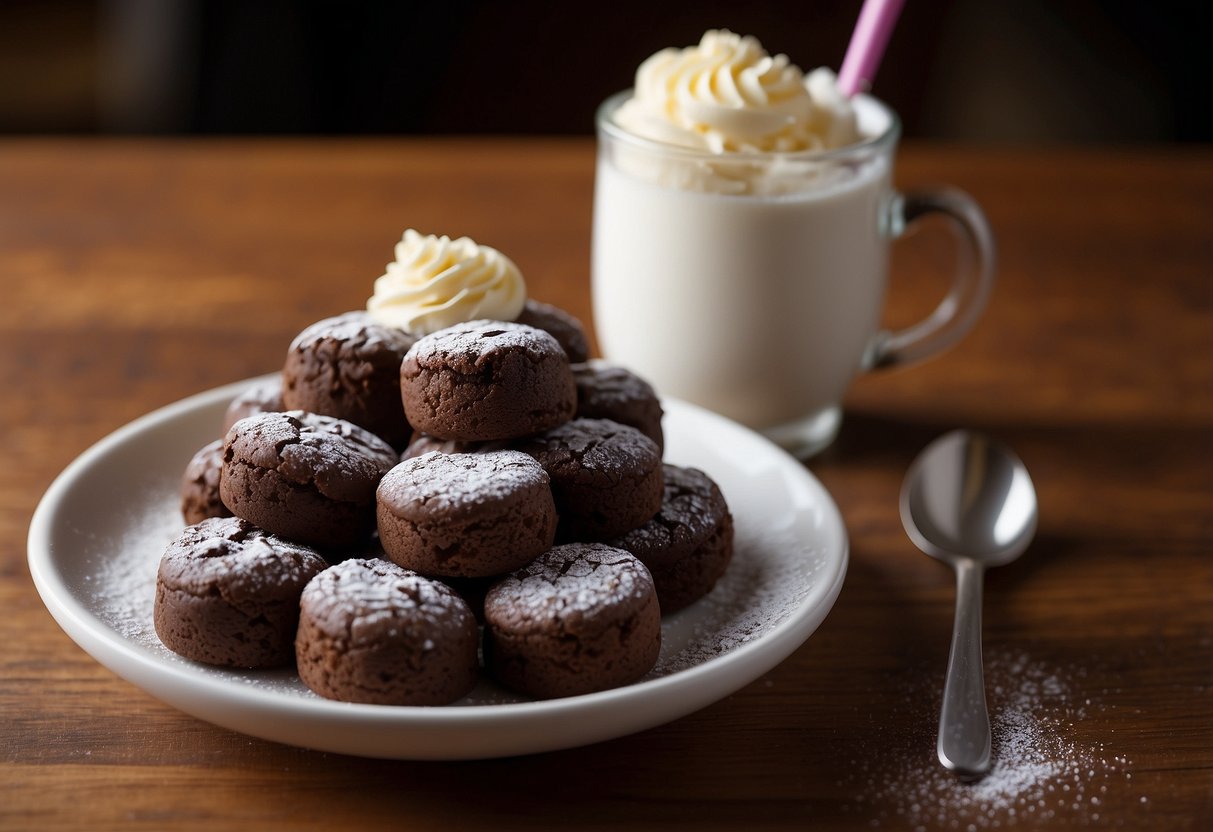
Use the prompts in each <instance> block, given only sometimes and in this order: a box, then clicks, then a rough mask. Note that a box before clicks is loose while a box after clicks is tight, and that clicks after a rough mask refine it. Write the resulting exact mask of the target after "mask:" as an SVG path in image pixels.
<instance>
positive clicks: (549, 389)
mask: <svg viewBox="0 0 1213 832" xmlns="http://www.w3.org/2000/svg"><path fill="white" fill-rule="evenodd" d="M400 391H401V396H402V398H403V401H404V411H405V414H406V415H407V417H408V420H409V422H410V424H412V425H413V427H415V428H416V429H417V430H419V431H421V432H423V433H428V434H430V435H431V436H434V437H437V438H439V439H465V440H473V441H486V440H496V439H513V438H515V437H519V436H529V435H530V434H534V433H539V432H540V431H544V430H547V429H548V428H551V427H555V426H556V425H559V424H561V423H562V422H566V421H568V420H569V419H570V418H572V416H573V412H574V410H575V409H576V407H577V389H576V386H575V385H574V383H573V373H572V371H571V370H570V369H569V360H568V356H567V355H565V352H564V350H563V349H561V347H560V344H558V343H557V342H556V339H555V338H553V337H552V336H551V335H548V334H547V333H546V332H544V331H543V330H540V329H535V328H534V327H530V326H524V325H522V324H514V323H504V322H501V321H471V322H469V323H466V324H460V325H458V326H453V327H450V328H448V329H443V330H439V331H438V332H435V333H433V334H431V335H427V336H425V337H424V338H422V339H421V340H419V341H418V342H417V343H416V344H414V345H413V348H412V349H410V350H409V352H408V354H407V355H406V356H405V357H404V363H403V364H402V365H401V367H400Z"/></svg>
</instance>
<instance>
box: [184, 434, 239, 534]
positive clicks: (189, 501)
mask: <svg viewBox="0 0 1213 832" xmlns="http://www.w3.org/2000/svg"><path fill="white" fill-rule="evenodd" d="M222 471H223V440H222V439H216V440H215V441H214V442H211V443H210V444H208V445H204V446H203V447H202V448H201V449H200V450H199V451H198V453H196V454H194V455H193V457H191V458H190V461H189V464H187V465H186V466H185V472H184V473H183V474H182V475H181V516H182V517H184V518H185V522H186V525H193V524H194V523H201V522H202V521H203V520H205V519H206V518H208V517H231V516H232V513H231V512H230V511H229V510H228V508H227V506H225V505H224V504H223V500H221V499H220V498H219V475H220V473H221V472H222Z"/></svg>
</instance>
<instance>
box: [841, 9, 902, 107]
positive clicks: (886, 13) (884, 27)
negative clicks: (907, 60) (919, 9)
mask: <svg viewBox="0 0 1213 832" xmlns="http://www.w3.org/2000/svg"><path fill="white" fill-rule="evenodd" d="M904 2H905V0H864V2H863V8H862V9H861V10H860V12H859V20H858V21H857V22H856V24H855V33H854V34H852V35H851V44H850V46H848V47H847V56H846V58H845V59H844V60H843V62H842V69H841V70H840V71H839V73H838V89H839V90H840V91H841V92H842V94H843V95H845V96H846V97H847V98H850V97H851V96H853V95H855V94H856V93H858V92H864V91H866V90H868V89H870V88H871V86H872V79H873V78H875V77H876V68H877V67H879V66H880V59H881V58H882V57H884V48H885V46H886V45H887V44H888V42H889V35H891V34H892V33H893V27H894V26H895V25H896V24H897V16H898V15H899V14H901V6H902V4H903V3H904Z"/></svg>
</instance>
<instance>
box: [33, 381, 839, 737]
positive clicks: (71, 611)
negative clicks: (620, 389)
mask: <svg viewBox="0 0 1213 832" xmlns="http://www.w3.org/2000/svg"><path fill="white" fill-rule="evenodd" d="M275 375H276V374H273V373H271V374H268V375H265V376H259V377H255V378H251V379H245V380H243V381H238V382H233V383H230V384H226V385H222V386H219V387H215V388H212V389H210V390H206V391H203V392H200V393H195V394H193V395H190V396H187V397H185V398H183V399H179V400H177V401H175V402H172V403H170V404H167V405H164V406H162V407H159V408H156V409H155V410H152V411H151V412H149V413H146V414H144V415H142V416H140V417H138V418H136V419H134V420H132V421H131V422H128V423H127V424H125V425H123V426H121V427H119V428H117V429H116V430H114V431H112V432H111V433H109V434H108V435H106V436H104V437H103V438H101V439H100V440H98V441H97V442H95V443H94V444H93V445H91V446H90V447H89V448H88V449H86V450H85V451H84V452H82V453H81V454H80V455H79V456H77V457H76V458H75V459H74V460H72V461H71V462H70V463H69V464H68V465H67V466H66V467H65V468H64V469H63V471H62V472H60V474H59V475H58V476H57V477H56V478H55V479H54V480H53V481H52V483H51V485H50V486H49V487H48V488H47V490H46V492H45V493H44V494H43V496H42V498H41V499H40V500H39V502H38V506H37V508H36V509H35V511H34V514H33V516H32V518H31V521H30V527H29V534H28V537H27V563H28V567H29V570H30V574H31V577H32V578H33V581H34V585H35V587H36V589H37V591H38V594H39V596H40V597H41V599H42V602H43V604H44V605H45V606H46V608H47V610H48V611H49V612H50V613H51V615H52V617H53V618H54V619H55V621H56V622H57V623H58V624H59V626H60V628H62V629H63V631H64V632H65V633H66V634H67V635H68V637H69V638H71V639H72V641H74V642H75V643H76V644H77V645H78V646H79V647H81V648H82V649H83V650H84V651H85V652H86V653H88V654H89V655H90V656H91V657H92V658H93V659H94V660H95V661H97V662H98V663H100V664H101V665H102V666H104V667H106V668H107V669H109V670H110V671H111V672H113V673H115V674H116V675H118V676H119V677H121V678H122V679H124V680H125V681H126V682H127V683H129V684H132V685H134V686H135V687H137V688H139V689H141V690H143V691H145V692H148V693H149V694H151V695H153V696H154V697H155V698H157V699H159V700H160V701H162V702H164V703H165V704H167V705H169V706H170V707H173V708H175V709H176V710H180V711H183V712H185V713H188V714H190V715H191V716H194V717H196V718H201V719H204V720H205V721H208V722H211V723H213V724H218V725H221V726H222V727H224V728H228V729H229V730H237V731H240V732H242V733H246V734H252V735H254V736H260V737H262V738H264V739H269V740H272V741H276V742H283V743H288V744H292V745H299V746H302V747H310V748H317V749H321V750H327V751H336V752H338V753H354V754H360V755H362V756H381V757H394V758H399V759H474V758H477V757H483V756H506V755H510V754H518V753H535V752H538V751H547V750H555V749H557V748H568V747H576V746H580V745H585V744H590V743H593V742H598V741H602V740H604V739H608V738H611V737H615V736H624V735H626V734H629V733H634V732H635V731H639V730H644V729H646V728H648V727H655V726H656V725H659V724H663V723H664V722H668V721H670V719H677V718H680V717H681V716H684V715H689V714H691V713H694V712H695V711H697V710H700V709H701V708H703V707H706V706H707V705H709V704H711V703H712V702H715V701H718V700H719V699H720V698H722V697H723V696H727V695H729V694H730V693H733V692H735V691H736V690H739V689H741V688H742V687H745V686H746V685H748V684H751V683H752V682H753V681H755V680H756V679H757V678H758V677H759V676H761V675H762V674H763V673H765V672H768V671H769V670H770V669H772V668H774V667H775V666H776V665H778V664H780V663H781V662H782V661H784V660H785V659H786V658H787V657H788V656H789V655H791V653H793V652H794V651H795V650H796V649H797V648H798V647H800V646H801V645H802V644H803V643H804V642H805V641H807V640H808V638H809V636H811V635H812V633H813V632H814V631H815V630H816V629H817V628H818V627H819V626H820V625H821V623H822V622H823V621H824V620H825V618H826V617H827V616H828V614H829V612H830V610H831V609H832V608H833V606H834V603H835V601H836V600H837V597H838V595H839V593H840V591H841V588H842V584H843V581H844V579H845V577H846V573H847V567H848V564H849V559H850V541H849V536H848V535H847V531H846V526H845V524H844V523H843V520H842V516H841V513H840V511H839V510H838V506H837V504H836V503H835V502H834V500H833V497H832V496H831V495H830V494H829V492H828V491H827V490H826V488H825V487H824V485H822V484H821V482H820V481H819V480H818V479H817V478H816V477H815V476H814V475H813V474H812V473H811V472H810V471H809V470H808V469H807V468H805V467H804V466H803V465H802V464H801V463H799V462H797V461H796V460H795V459H794V458H792V457H791V456H789V455H788V454H787V453H786V452H785V451H783V450H782V449H780V448H779V447H778V446H776V445H774V444H773V443H771V442H770V441H769V440H767V439H766V438H764V437H762V436H761V435H760V434H758V433H755V432H754V431H751V430H749V429H748V428H745V427H743V426H741V425H739V424H737V423H736V422H733V421H732V420H729V419H727V418H726V417H724V416H721V415H719V414H717V413H714V412H712V411H709V410H706V409H704V408H702V407H699V406H697V405H694V404H691V403H688V402H684V401H681V400H678V399H674V398H668V397H666V398H663V399H662V405H663V407H665V408H666V410H667V412H670V411H671V410H673V411H678V410H684V411H686V412H688V413H691V414H693V416H694V418H699V419H704V420H707V421H710V422H714V423H715V424H716V427H718V428H722V429H725V430H730V431H738V430H739V431H742V432H744V433H745V434H748V435H749V437H751V438H752V439H754V440H757V441H759V442H761V443H763V444H764V445H765V446H767V449H768V450H769V451H770V452H772V453H776V454H778V455H780V456H781V457H783V458H785V459H784V460H783V461H785V462H790V463H791V465H790V466H781V467H787V468H788V470H793V471H795V472H796V474H795V476H796V477H797V478H799V479H801V480H802V484H803V485H806V486H807V487H808V488H809V490H810V492H812V493H813V496H814V498H815V499H814V505H815V507H817V508H819V509H820V510H821V511H822V514H823V518H824V520H823V525H827V526H832V527H834V531H835V532H836V535H837V537H838V540H839V548H838V552H837V553H836V554H834V553H827V557H826V562H827V565H828V567H829V568H828V569H826V570H823V571H822V572H821V573H819V580H820V583H816V582H815V584H814V588H813V590H812V591H811V592H810V593H809V595H808V596H807V597H806V599H805V600H804V601H802V602H800V603H799V604H798V605H797V606H796V607H795V608H794V609H793V610H792V612H791V613H790V614H789V615H788V617H787V618H786V619H785V620H783V621H781V622H779V623H778V624H776V625H775V626H774V627H772V628H771V629H770V630H769V631H767V632H766V633H764V634H763V635H761V636H760V637H758V638H756V639H754V640H753V641H750V642H747V643H744V644H741V645H739V646H737V647H735V648H733V649H731V650H729V651H728V652H726V653H723V654H721V655H718V656H714V657H712V658H710V659H708V660H706V661H704V662H701V663H699V664H697V665H694V666H692V667H688V668H684V669H681V670H678V671H675V672H673V673H670V674H668V675H664V676H660V677H658V678H655V679H646V680H642V681H638V682H635V683H633V684H631V685H626V686H623V687H619V688H612V689H610V690H606V691H597V692H594V693H588V694H582V695H579V696H571V697H564V698H559V699H550V700H537V701H532V702H511V703H493V704H479V705H467V706H458V707H445V708H434V707H421V706H407V705H370V704H363V703H349V702H334V701H332V700H327V699H321V698H317V699H310V698H304V697H284V696H283V695H282V694H281V693H280V692H277V691H274V690H270V689H266V688H261V687H256V686H253V685H249V686H247V687H239V688H233V687H232V680H230V679H225V678H222V677H219V676H216V675H213V673H212V672H209V670H210V669H209V668H195V667H193V666H192V665H189V664H177V663H168V662H164V661H163V660H161V659H158V658H157V657H156V656H155V655H153V654H151V653H149V652H148V651H146V650H144V649H142V648H141V647H139V646H138V645H136V644H133V643H132V642H131V641H130V640H129V639H128V638H127V637H126V636H124V635H123V634H122V633H120V632H118V631H117V630H115V629H114V628H113V627H112V626H111V625H110V624H109V623H108V622H106V621H105V620H104V619H102V618H101V617H100V616H98V615H97V614H96V613H95V612H94V611H92V610H91V609H89V608H88V607H87V606H86V605H85V604H84V603H83V602H82V601H81V600H80V598H78V597H77V594H76V593H75V592H74V591H73V590H72V588H71V587H70V586H69V585H68V584H67V582H66V581H65V580H64V577H63V575H61V574H60V572H59V570H58V569H57V568H56V562H55V557H54V552H53V551H52V550H53V546H52V534H53V532H54V528H55V526H54V522H53V521H54V520H55V518H56V516H57V514H58V511H59V509H60V508H61V505H62V503H63V500H64V499H65V497H66V496H67V494H68V493H69V492H70V490H71V487H72V486H73V484H74V483H75V482H76V480H78V479H79V478H80V477H81V476H82V475H83V474H84V473H85V472H87V471H89V470H91V469H92V467H94V466H95V465H97V464H99V463H101V462H103V461H104V459H105V458H106V457H107V456H108V455H110V454H112V453H114V452H116V451H118V450H120V449H121V448H122V447H123V446H125V445H126V444H127V443H128V442H130V441H131V440H133V439H135V438H137V437H138V436H139V435H141V434H143V433H145V432H146V431H148V430H150V429H152V428H154V427H156V426H159V425H162V424H163V423H165V422H168V421H171V420H173V419H174V418H177V417H181V416H185V415H187V414H188V413H190V412H192V411H194V410H195V409H198V408H202V407H212V406H216V405H217V404H218V402H220V401H222V400H225V399H227V400H230V399H231V398H233V397H234V396H235V395H237V394H238V393H240V392H241V391H243V390H245V389H247V387H248V386H249V385H252V384H255V383H258V382H259V381H263V380H267V379H272V378H273V377H274V376H275ZM831 555H832V556H831ZM810 601H811V603H810ZM802 630H803V633H802V632H801V631H802ZM98 652H102V653H104V655H103V656H102V655H98ZM763 659H765V660H763ZM735 666H740V667H747V666H749V670H747V672H746V673H744V674H742V677H741V679H740V681H736V683H735V684H733V683H729V684H726V685H723V686H722V685H720V684H719V683H717V684H715V685H702V686H700V685H698V683H699V682H700V681H701V680H702V679H703V677H705V676H706V677H708V678H709V679H715V678H716V677H721V676H725V677H727V676H728V671H729V669H730V668H733V667H735ZM132 667H133V668H135V669H136V670H137V671H142V672H145V673H149V674H151V675H152V676H154V677H158V683H157V684H152V685H149V684H148V683H147V682H146V680H140V681H136V680H135V679H133V678H131V675H132V671H131V668H132ZM754 667H760V669H759V670H757V672H755V671H754ZM181 684H188V685H189V686H190V687H191V688H193V689H194V691H196V693H197V695H196V696H191V697H189V698H190V699H191V700H205V699H206V695H207V694H211V695H214V696H218V697H221V698H231V697H235V698H236V699H238V700H239V701H240V703H241V705H242V706H243V707H246V708H253V709H255V710H257V711H259V712H261V713H268V712H273V713H274V714H276V715H278V716H283V715H285V716H289V717H291V718H293V719H299V718H305V719H308V720H319V721H329V720H337V721H338V722H347V721H350V720H357V721H358V722H361V723H366V724H367V725H369V726H382V725H392V726H394V727H397V728H405V727H412V728H416V729H423V730H432V729H435V728H436V729H439V730H443V729H449V728H450V727H452V726H456V725H458V726H462V727H467V728H472V729H475V728H477V727H483V726H484V725H486V724H492V723H495V722H497V721H498V720H501V719H503V718H507V717H515V718H517V719H520V720H527V719H539V718H543V717H559V716H561V715H564V714H566V713H572V712H576V713H585V712H587V711H588V712H590V716H593V714H594V713H596V712H601V711H603V710H604V709H605V710H611V709H614V708H618V707H621V706H622V707H626V706H627V705H628V704H629V703H632V702H633V701H636V702H638V703H644V702H645V700H648V699H656V700H660V699H661V698H662V697H665V696H668V695H669V692H670V691H672V690H673V691H677V690H680V689H683V690H685V691H686V692H687V693H688V694H691V695H689V696H688V697H687V698H688V699H691V700H696V701H697V697H695V696H694V695H693V694H694V691H695V689H696V688H697V687H701V688H704V689H710V690H711V691H712V692H711V693H710V694H709V695H708V696H707V697H706V698H705V697H702V696H701V697H698V699H703V700H704V701H697V704H693V706H692V707H680V708H678V712H677V713H676V714H675V715H674V716H673V717H659V718H657V719H655V720H639V722H640V723H643V724H640V725H639V726H638V727H632V728H631V729H630V730H626V731H624V732H622V733H619V732H612V733H609V734H607V735H605V736H600V737H597V738H591V739H588V740H586V741H585V742H573V743H555V744H551V745H545V744H544V743H542V742H539V743H536V744H535V747H534V748H528V749H523V750H515V751H507V752H504V753H502V752H499V751H494V752H492V753H488V754H483V755H480V754H470V755H469V754H465V753H460V754H457V755H451V756H447V755H441V754H439V755H433V754H425V755H414V754H412V753H410V752H408V751H404V753H402V754H396V753H391V751H390V749H386V751H385V753H369V754H368V753H367V752H366V751H351V750H349V749H348V748H336V747H333V746H332V744H325V743H316V744H309V743H306V742H299V741H297V740H292V739H283V738H282V737H281V735H280V734H277V733H276V732H274V731H269V730H267V732H265V733H259V732H254V731H250V730H247V729H246V728H244V727H239V728H238V727H234V726H233V725H231V724H225V723H223V722H220V721H216V719H214V718H212V716H204V715H202V714H201V713H199V710H203V711H205V710H206V708H205V707H202V706H199V707H189V706H188V705H189V703H187V704H186V705H183V704H181V702H179V701H176V699H177V697H174V698H173V700H170V699H168V698H166V697H165V695H163V694H162V692H158V691H159V690H161V689H162V688H164V687H166V686H168V687H172V686H173V685H181ZM720 689H723V690H724V692H723V693H718V692H717V691H719V690H720ZM237 721H239V720H237Z"/></svg>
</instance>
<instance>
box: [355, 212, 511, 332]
mask: <svg viewBox="0 0 1213 832" xmlns="http://www.w3.org/2000/svg"><path fill="white" fill-rule="evenodd" d="M525 303H526V282H525V281H524V280H523V279H522V272H520V271H519V270H518V267H517V266H516V265H514V262H513V261H512V260H510V259H509V258H508V257H506V256H505V255H504V254H502V253H501V252H500V251H498V250H497V249H495V248H490V247H489V246H482V245H478V244H477V243H475V242H474V241H473V240H471V239H469V238H468V237H460V238H458V239H455V240H452V239H451V238H450V237H445V236H443V237H437V236H434V235H432V234H431V235H422V234H420V233H418V232H417V231H415V230H413V229H411V228H410V229H408V230H407V231H405V232H404V236H403V238H401V240H400V242H399V243H397V244H396V259H395V261H394V262H391V263H388V265H387V272H386V274H384V275H383V276H382V277H380V278H379V279H377V280H376V281H375V292H374V295H373V296H372V297H371V298H370V300H368V301H367V302H366V308H367V311H368V312H369V313H370V315H371V318H373V319H374V320H375V321H376V322H377V323H380V324H383V325H384V326H393V327H397V328H399V329H404V330H407V331H409V332H412V333H414V334H417V335H425V334H428V333H431V332H436V331H438V330H440V329H445V328H446V327H448V326H454V325H455V324H459V323H463V322H465V321H472V320H477V319H480V318H487V319H490V320H496V321H512V320H514V319H515V318H517V317H518V315H519V314H520V313H521V312H522V307H523V305H524V304H525Z"/></svg>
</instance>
